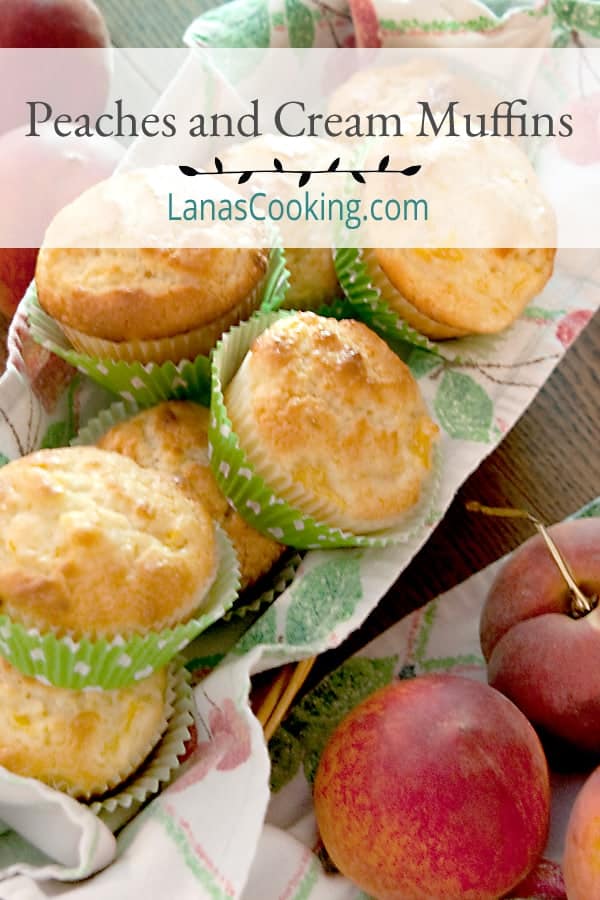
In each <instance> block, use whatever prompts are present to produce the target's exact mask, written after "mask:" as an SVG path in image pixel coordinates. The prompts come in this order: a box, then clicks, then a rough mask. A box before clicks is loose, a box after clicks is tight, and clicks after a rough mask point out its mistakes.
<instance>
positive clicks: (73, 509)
mask: <svg viewBox="0 0 600 900" xmlns="http://www.w3.org/2000/svg"><path fill="white" fill-rule="evenodd" d="M216 565H217V546H216V539H215V532H214V525H213V523H212V520H211V518H210V516H209V514H208V512H207V511H206V510H204V509H202V508H201V507H200V506H199V505H198V504H192V503H190V501H189V500H188V499H187V498H186V497H185V496H184V494H183V493H182V492H181V491H180V490H179V489H178V488H177V487H176V486H175V485H174V484H173V483H172V482H171V480H170V479H168V478H165V477H164V476H162V475H160V474H159V473H158V472H154V471H150V470H148V469H142V468H141V467H140V466H138V465H136V463H134V462H133V461H132V460H129V459H124V458H123V457H122V456H119V455H118V454H116V453H109V452H107V451H104V450H98V449H97V448H95V447H66V448H61V449H58V450H40V451H38V452H37V453H32V454H31V455H30V456H25V457H22V458H21V459H18V460H16V461H14V462H11V463H9V464H8V465H6V466H4V467H3V468H2V469H0V612H1V613H5V614H7V615H9V616H10V617H11V618H12V619H14V620H16V621H19V622H21V623H23V624H25V625H27V626H32V627H37V628H39V629H40V631H53V632H55V633H57V634H61V635H62V634H67V633H68V634H71V635H72V636H73V637H74V638H79V637H82V636H89V637H105V638H112V637H115V636H116V635H123V636H130V635H132V634H135V633H145V632H147V631H148V630H160V629H163V628H166V627H169V626H171V625H174V624H175V623H177V622H181V621H184V620H186V619H188V618H190V617H191V616H192V614H193V613H194V612H195V610H196V609H197V608H198V607H199V606H200V604H201V601H202V598H203V595H204V594H205V592H206V591H207V590H208V588H209V587H210V585H211V584H212V581H213V580H214V576H215V572H216Z"/></svg>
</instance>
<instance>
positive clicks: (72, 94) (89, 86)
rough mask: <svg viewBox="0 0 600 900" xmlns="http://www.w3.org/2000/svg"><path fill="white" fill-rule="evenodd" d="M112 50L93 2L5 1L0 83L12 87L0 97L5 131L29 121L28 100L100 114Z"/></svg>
mask: <svg viewBox="0 0 600 900" xmlns="http://www.w3.org/2000/svg"><path fill="white" fill-rule="evenodd" d="M109 47H110V37H109V34H108V29H107V27H106V22H105V21H104V17H103V15H102V13H101V12H100V10H99V9H98V7H97V6H96V5H95V3H93V2H92V0H2V4H1V12H0V83H2V84H4V85H6V84H10V86H11V87H10V90H5V91H3V92H2V95H1V97H0V132H1V131H9V130H10V129H12V128H16V127H17V126H18V125H22V124H25V123H26V122H27V120H28V108H27V106H26V103H27V101H28V100H38V99H43V100H46V101H48V102H49V103H50V105H51V106H52V107H53V108H54V109H55V110H56V112H57V113H58V112H66V113H72V114H77V113H81V112H89V113H90V114H98V113H100V112H101V111H102V109H103V107H104V104H105V102H106V98H107V96H108V92H109V88H110V78H111V62H110V55H109V50H108V48H109ZM16 48H22V49H27V50H29V49H37V50H38V52H37V53H35V55H33V54H28V53H23V52H15V51H16ZM43 48H46V49H43ZM52 48H64V49H65V50H67V52H66V53H63V54H61V55H60V56H59V55H58V54H57V53H56V52H52ZM3 49H6V50H7V52H5V53H2V50H3ZM11 51H12V52H11ZM78 51H79V52H78Z"/></svg>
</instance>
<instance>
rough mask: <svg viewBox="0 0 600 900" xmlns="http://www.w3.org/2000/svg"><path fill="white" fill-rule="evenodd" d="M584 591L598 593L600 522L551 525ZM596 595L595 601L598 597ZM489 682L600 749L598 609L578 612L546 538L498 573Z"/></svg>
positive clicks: (484, 639)
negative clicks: (577, 613) (576, 613)
mask: <svg viewBox="0 0 600 900" xmlns="http://www.w3.org/2000/svg"><path fill="white" fill-rule="evenodd" d="M548 531H549V534H550V536H551V538H552V539H553V540H554V542H555V544H556V546H557V548H558V550H559V552H560V553H561V555H562V556H563V558H564V559H565V561H566V562H567V563H568V565H569V567H570V569H571V571H572V573H573V576H574V578H575V581H576V582H577V584H578V586H579V587H580V588H581V590H582V591H583V593H584V594H585V595H586V596H587V597H589V598H590V599H591V600H592V603H594V602H596V601H597V598H598V596H599V595H600V519H594V518H590V519H579V520H574V521H570V522H564V523H561V524H560V525H555V526H553V527H552V528H550V529H548ZM594 597H595V598H596V601H594V599H593V598H594ZM480 637H481V647H482V650H483V654H484V656H485V658H486V660H487V662H488V680H489V683H490V684H491V685H492V686H493V687H495V688H497V690H499V691H501V692H502V693H503V694H505V695H506V696H507V697H509V699H510V700H512V701H513V703H515V704H516V705H517V706H518V707H519V709H521V710H522V712H524V713H525V715H526V716H527V718H528V719H529V720H530V721H531V722H532V723H533V724H534V725H536V726H537V727H539V728H541V729H542V730H544V731H547V732H549V733H550V734H551V735H556V736H557V737H559V738H561V739H563V740H565V741H567V742H569V743H570V744H572V745H575V746H576V747H578V748H581V749H582V750H585V751H591V752H598V751H600V692H599V691H598V685H597V683H596V679H595V677H594V673H595V672H598V671H600V608H599V607H598V606H595V607H594V609H593V610H592V611H591V612H589V613H588V614H587V615H583V616H581V617H579V618H576V617H573V610H572V596H571V593H570V591H569V588H568V586H567V583H566V581H565V579H564V578H563V576H562V575H561V573H560V571H559V569H558V567H557V565H556V563H555V562H554V560H553V558H552V556H551V554H550V551H549V550H548V547H547V546H546V544H545V542H544V540H543V538H542V537H541V535H536V537H533V538H531V539H530V540H528V541H526V542H525V543H524V544H523V545H522V546H521V547H520V548H519V549H518V550H517V551H516V552H515V553H513V555H512V556H511V558H510V559H509V561H508V562H507V563H506V565H505V566H504V567H503V568H502V569H501V571H500V573H499V574H498V576H497V577H496V579H495V581H494V583H493V585H492V587H491V589H490V592H489V595H488V597H487V600H486V603H485V606H484V609H483V613H482V616H481V622H480Z"/></svg>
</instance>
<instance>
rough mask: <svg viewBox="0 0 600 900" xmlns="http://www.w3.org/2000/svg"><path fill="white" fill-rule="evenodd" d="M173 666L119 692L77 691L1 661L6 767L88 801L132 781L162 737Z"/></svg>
mask: <svg viewBox="0 0 600 900" xmlns="http://www.w3.org/2000/svg"><path fill="white" fill-rule="evenodd" d="M167 687H168V676H167V670H166V669H161V670H159V671H158V672H155V673H154V674H153V675H151V676H150V677H149V678H145V679H143V680H141V681H138V682H137V683H136V684H134V685H131V686H130V687H127V688H121V689H120V690H115V691H73V690H69V689H67V688H56V687H50V686H48V685H45V684H41V683H40V682H39V681H37V680H36V679H35V678H28V677H27V676H26V675H22V674H21V673H20V672H19V670H18V669H15V668H13V666H11V665H9V664H8V663H7V662H6V661H5V660H4V659H2V658H0V734H1V735H2V739H1V740H0V765H1V766H4V768H6V769H8V770H9V771H10V772H14V773H16V774H17V775H23V776H25V777H27V778H37V779H38V780H39V781H43V782H44V783H45V784H48V785H49V786H50V787H52V788H56V789H57V790H61V791H65V792H66V793H67V794H70V795H71V796H72V797H79V798H81V799H88V798H90V797H92V796H94V795H97V794H102V793H105V792H106V791H108V790H111V789H112V788H114V787H116V786H117V785H118V784H120V783H121V782H122V781H125V779H126V778H128V777H129V776H130V775H131V774H133V772H135V770H136V769H137V768H138V767H139V766H140V765H141V763H142V762H143V761H144V759H145V758H146V757H147V756H148V755H149V754H150V752H151V751H152V749H153V748H154V747H155V746H156V744H157V743H158V741H159V740H160V738H161V735H162V734H163V732H164V731H165V729H166V727H167V719H168V715H169V708H168V699H167Z"/></svg>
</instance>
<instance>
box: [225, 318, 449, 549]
mask: <svg viewBox="0 0 600 900" xmlns="http://www.w3.org/2000/svg"><path fill="white" fill-rule="evenodd" d="M224 398H225V405H226V407H227V412H228V415H229V417H230V419H231V424H232V428H233V430H234V432H236V434H237V435H238V437H239V440H240V445H241V447H242V448H243V449H244V450H245V452H246V454H247V456H248V458H249V460H250V462H251V463H252V464H253V466H254V467H255V469H256V471H257V473H258V474H259V475H260V476H261V477H262V478H263V479H264V480H265V481H266V482H267V483H268V485H269V486H270V488H271V489H272V490H274V491H275V492H276V493H277V494H279V495H280V496H281V497H283V498H284V499H285V500H286V501H287V502H288V503H290V504H291V505H292V506H294V507H296V508H297V509H299V510H300V511H301V512H303V513H305V514H308V515H310V516H313V517H314V518H315V519H317V520H318V521H320V522H324V523H326V524H328V525H330V526H333V527H338V528H342V529H345V530H347V531H350V532H353V533H355V534H362V533H368V532H372V531H377V530H379V529H382V528H386V527H390V526H393V525H395V524H397V523H398V522H399V520H400V519H401V518H402V516H403V515H404V513H405V512H406V511H407V510H408V509H410V508H411V507H412V506H414V504H416V503H417V501H418V499H419V496H420V494H421V487H422V485H423V482H424V480H425V479H426V477H427V475H428V473H429V471H430V468H431V465H432V448H433V443H434V439H435V437H436V435H437V432H438V428H437V426H436V425H435V424H434V423H433V422H432V420H431V418H430V417H429V415H428V412H427V409H426V407H425V404H424V402H423V399H422V397H421V394H420V391H419V387H418V385H417V383H416V381H415V380H414V378H413V376H412V375H411V373H410V370H409V369H408V367H407V366H406V365H405V364H404V363H403V362H401V360H400V359H399V358H398V357H397V356H396V355H395V354H394V353H393V352H392V351H391V350H390V348H389V347H388V346H387V344H386V343H385V342H384V341H382V340H381V339H380V338H379V337H377V335H375V334H374V333H373V332H372V331H370V330H369V329H368V328H367V327H366V326H365V325H362V324H361V323H358V322H354V321H352V320H342V321H337V320H335V319H329V318H322V317H320V316H316V315H315V314H314V313H311V312H300V313H296V314H294V315H291V316H288V317H285V318H282V319H279V320H278V321H276V322H275V323H274V324H273V325H271V326H270V327H269V328H267V329H266V330H265V331H264V332H263V333H262V334H261V335H260V336H259V337H258V338H256V339H255V341H254V342H253V344H252V346H251V348H250V351H249V352H248V353H247V355H246V357H245V358H244V361H243V362H242V364H241V366H240V368H239V369H238V371H237V372H236V374H235V375H234V377H233V379H232V380H231V381H230V383H229V385H228V386H227V388H226V390H225V394H224Z"/></svg>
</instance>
